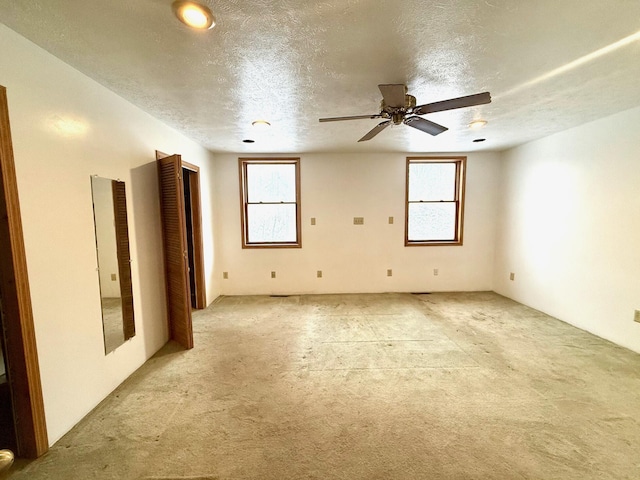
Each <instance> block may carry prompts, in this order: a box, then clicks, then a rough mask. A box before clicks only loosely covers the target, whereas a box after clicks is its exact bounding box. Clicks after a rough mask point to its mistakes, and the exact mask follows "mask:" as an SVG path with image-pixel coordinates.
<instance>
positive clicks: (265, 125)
mask: <svg viewBox="0 0 640 480" xmlns="http://www.w3.org/2000/svg"><path fill="white" fill-rule="evenodd" d="M251 125H253V126H254V127H256V128H268V127H270V126H271V124H270V123H269V122H267V121H266V120H256V121H255V122H251Z"/></svg>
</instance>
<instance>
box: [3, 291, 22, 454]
mask: <svg viewBox="0 0 640 480" xmlns="http://www.w3.org/2000/svg"><path fill="white" fill-rule="evenodd" d="M6 351H7V347H6V346H5V335H4V319H3V318H2V299H1V298H0V445H2V447H1V448H8V449H10V450H13V451H16V450H17V447H18V444H17V442H16V427H15V422H14V419H13V404H12V402H11V384H10V378H9V368H8V367H7V365H8V363H7V359H6V353H5V352H6Z"/></svg>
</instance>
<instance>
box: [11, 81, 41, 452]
mask: <svg viewBox="0 0 640 480" xmlns="http://www.w3.org/2000/svg"><path fill="white" fill-rule="evenodd" d="M0 291H2V308H3V310H4V320H5V325H4V329H5V340H6V344H7V352H6V357H7V364H8V365H7V367H8V368H7V370H8V371H9V375H8V377H9V381H10V382H11V385H10V386H11V397H12V402H13V411H14V421H15V424H16V440H17V444H18V449H17V450H18V451H17V452H16V453H17V454H18V456H21V457H28V458H36V457H39V456H40V455H43V454H44V453H46V452H47V450H48V449H49V440H48V437H47V426H46V421H45V415H44V402H43V399H42V385H41V381H40V367H39V363H38V352H37V348H36V338H35V329H34V325H33V310H32V307H31V294H30V291H29V277H28V274H27V260H26V254H25V249H24V238H23V232H22V219H21V216H20V203H19V199H18V185H17V181H16V172H15V163H14V158H13V144H12V141H11V128H10V125H9V107H8V102H7V92H6V88H5V87H3V86H1V85H0ZM0 448H1V447H0Z"/></svg>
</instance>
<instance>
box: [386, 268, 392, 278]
mask: <svg viewBox="0 0 640 480" xmlns="http://www.w3.org/2000/svg"><path fill="white" fill-rule="evenodd" d="M391 276H393V270H391V269H388V270H387V277H391Z"/></svg>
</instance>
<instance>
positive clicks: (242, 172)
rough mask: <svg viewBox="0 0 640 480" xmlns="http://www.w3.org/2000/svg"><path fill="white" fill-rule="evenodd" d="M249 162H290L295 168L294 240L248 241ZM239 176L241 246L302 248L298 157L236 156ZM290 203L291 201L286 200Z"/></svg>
mask: <svg viewBox="0 0 640 480" xmlns="http://www.w3.org/2000/svg"><path fill="white" fill-rule="evenodd" d="M250 163H266V164H285V165H286V164H290V165H295V168H296V241H295V242H277V243H249V232H248V231H247V225H246V218H247V216H248V209H249V206H248V205H249V204H248V201H247V200H248V198H247V165H248V164H250ZM238 171H239V178H240V212H241V214H240V228H241V238H242V248H302V205H301V194H300V177H301V175H300V157H268V158H262V157H240V158H238ZM288 203H292V202H288Z"/></svg>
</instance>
